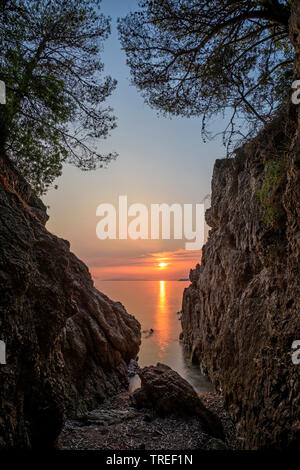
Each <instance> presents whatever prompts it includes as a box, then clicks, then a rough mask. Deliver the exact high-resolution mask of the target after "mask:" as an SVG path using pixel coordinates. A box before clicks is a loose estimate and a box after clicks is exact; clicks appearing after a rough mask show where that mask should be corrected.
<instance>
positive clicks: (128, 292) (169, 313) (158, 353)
mask: <svg viewBox="0 0 300 470" xmlns="http://www.w3.org/2000/svg"><path fill="white" fill-rule="evenodd" d="M95 285H96V287H97V288H98V289H99V290H100V291H101V292H103V293H104V294H106V295H107V296H108V297H110V298H111V299H112V300H115V301H119V302H121V303H122V304H123V305H124V307H125V308H126V310H127V311H128V313H130V314H131V315H133V316H134V317H135V318H136V319H137V320H138V321H139V322H140V323H141V329H142V344H141V348H140V351H139V356H138V357H139V365H140V366H141V367H144V366H149V365H153V364H156V363H157V362H162V363H164V364H167V365H168V366H170V367H171V368H172V369H173V370H175V371H177V372H178V373H179V374H180V375H181V376H182V377H183V378H185V379H186V380H187V381H188V382H189V383H190V384H191V385H192V386H193V387H194V389H195V390H196V391H197V392H198V393H209V392H211V391H212V390H213V389H212V386H211V384H210V382H209V380H208V379H207V377H205V376H203V375H202V374H201V372H200V370H199V367H198V366H196V365H193V364H192V363H191V361H190V360H189V354H188V352H187V351H186V350H185V348H184V347H183V345H182V343H181V342H180V341H179V335H180V332H181V322H180V314H179V313H178V312H180V311H181V302H182V295H183V290H184V288H185V287H187V286H188V285H189V282H188V281H100V280H96V281H95ZM151 330H153V332H152V331H151ZM135 380H136V382H133V383H131V388H132V389H133V388H136V387H137V386H138V380H139V379H138V378H136V379H135Z"/></svg>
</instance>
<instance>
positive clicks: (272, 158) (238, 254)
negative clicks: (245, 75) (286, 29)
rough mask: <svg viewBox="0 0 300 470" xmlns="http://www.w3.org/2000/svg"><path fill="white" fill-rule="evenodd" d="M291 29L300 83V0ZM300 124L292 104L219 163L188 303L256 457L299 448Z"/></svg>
mask: <svg viewBox="0 0 300 470" xmlns="http://www.w3.org/2000/svg"><path fill="white" fill-rule="evenodd" d="M291 31H292V33H291V40H292V42H293V43H294V45H295V48H296V62H295V77H298V79H299V78H300V47H299V46H300V3H299V2H294V14H293V16H292V19H291ZM299 116H300V114H299V106H298V107H297V106H294V105H289V112H288V116H287V117H286V115H284V116H281V117H279V118H278V119H276V120H275V121H274V122H273V123H272V124H271V125H270V126H269V127H268V128H266V129H265V130H264V131H263V132H261V133H260V135H259V136H258V137H257V138H256V139H254V140H253V141H252V142H250V143H248V144H247V145H245V146H244V147H243V148H241V149H240V150H239V151H238V152H237V155H236V157H235V158H233V159H226V160H217V161H216V164H215V168H214V173H213V180H212V204H211V208H210V209H209V210H208V211H207V213H206V220H207V223H208V225H209V226H210V227H211V231H210V235H209V239H208V242H207V243H206V245H205V246H204V249H203V257H202V263H201V266H199V265H198V266H197V267H196V269H195V270H193V271H192V272H191V276H190V279H191V285H190V287H189V288H188V289H186V290H185V292H184V296H183V316H182V327H183V341H184V342H185V343H186V344H187V346H188V348H189V349H190V352H191V357H192V359H193V361H194V362H196V363H199V364H200V367H201V368H202V370H203V371H204V372H206V373H208V375H209V377H210V378H211V380H212V382H213V384H214V385H215V387H216V388H217V389H218V390H220V391H221V392H222V393H223V394H224V397H225V402H226V405H227V406H228V408H229V410H230V412H231V414H232V416H233V417H234V419H235V421H236V422H237V423H238V429H239V433H240V437H241V440H242V442H243V444H244V447H245V448H247V449H257V448H299V446H300V422H299V416H300V385H299V384H300V381H299V378H300V365H297V364H293V362H292V358H291V352H292V343H293V341H295V340H300V119H299Z"/></svg>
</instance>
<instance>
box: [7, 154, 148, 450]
mask: <svg viewBox="0 0 300 470" xmlns="http://www.w3.org/2000/svg"><path fill="white" fill-rule="evenodd" d="M47 218H48V217H47V214H46V211H45V206H44V205H43V203H42V202H41V201H40V200H39V199H38V198H37V197H36V196H34V194H33V193H32V190H31V188H30V186H29V185H28V184H27V183H26V181H25V180H24V178H22V177H21V176H20V175H19V173H18V172H17V171H16V170H15V168H14V167H13V165H12V164H11V162H10V161H9V160H8V159H7V158H6V157H4V156H3V157H1V158H0V280H1V283H0V340H2V341H5V343H6V349H7V364H6V365H0V448H11V447H15V448H28V447H39V448H41V447H44V448H45V447H52V446H54V445H55V443H56V440H57V437H58V435H59V433H60V431H61V429H62V426H63V423H64V419H65V409H67V410H68V411H69V412H70V415H76V414H77V413H78V412H83V411H86V410H87V409H90V408H92V407H94V408H95V405H97V404H99V403H100V402H101V400H103V398H104V397H105V396H107V395H109V394H112V393H114V392H116V391H117V390H118V389H119V388H120V387H121V386H122V385H127V365H128V363H129V361H130V359H132V358H135V357H136V355H137V352H138V349H139V343H140V325H139V323H138V322H137V321H136V320H135V319H134V318H133V317H132V316H131V315H128V314H127V312H126V311H125V309H124V307H123V306H122V305H121V304H119V303H114V302H112V301H111V300H110V299H108V298H107V297H106V296H105V295H103V294H101V293H100V292H99V291H97V289H95V288H94V286H93V281H92V279H91V276H90V274H89V272H88V269H87V267H86V266H85V265H84V264H83V263H82V262H81V261H80V260H78V259H77V258H76V256H74V255H73V254H72V253H70V245H69V243H68V242H66V241H65V240H62V239H60V238H57V237H55V236H54V235H52V234H51V233H49V232H48V231H47V230H46V228H45V226H44V224H45V222H46V220H47Z"/></svg>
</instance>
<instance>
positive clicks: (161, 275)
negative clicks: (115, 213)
mask: <svg viewBox="0 0 300 470" xmlns="http://www.w3.org/2000/svg"><path fill="white" fill-rule="evenodd" d="M85 261H86V262H87V264H88V266H89V268H90V271H91V274H92V276H93V278H94V279H101V280H104V279H114V280H117V279H127V280H136V279H139V280H177V279H182V278H187V277H188V275H189V271H190V269H191V268H193V267H194V266H195V265H196V264H197V263H200V262H201V251H186V250H177V251H165V252H156V253H155V252H154V253H145V254H143V255H140V256H137V257H122V258H105V257H103V258H101V257H97V258H90V259H86V260H85Z"/></svg>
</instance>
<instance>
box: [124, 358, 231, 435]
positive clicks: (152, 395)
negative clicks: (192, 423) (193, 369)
mask: <svg viewBox="0 0 300 470" xmlns="http://www.w3.org/2000/svg"><path fill="white" fill-rule="evenodd" d="M139 376H140V378H141V388H139V389H137V390H135V391H134V392H133V394H132V396H131V398H132V403H133V405H134V406H135V407H137V408H153V409H154V410H155V411H156V412H157V413H158V414H159V415H160V416H167V415H169V414H179V415H183V416H184V415H188V416H197V417H198V418H199V420H200V422H201V427H202V430H203V431H204V432H206V433H207V434H209V435H211V436H214V437H218V438H221V439H222V438H223V437H224V433H223V427H222V424H221V421H220V420H219V418H218V417H217V416H216V415H215V414H214V413H212V412H211V411H210V410H208V409H207V408H206V407H205V406H204V404H203V403H202V401H201V399H200V398H199V397H198V395H197V393H196V392H195V390H194V389H193V387H192V386H191V385H190V384H189V383H188V382H187V381H186V380H184V379H183V378H182V377H181V376H180V375H179V374H178V373H177V372H175V371H174V370H172V369H171V368H170V367H169V366H167V365H165V364H161V363H158V364H157V365H156V366H149V367H144V368H143V369H141V370H140V371H139Z"/></svg>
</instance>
